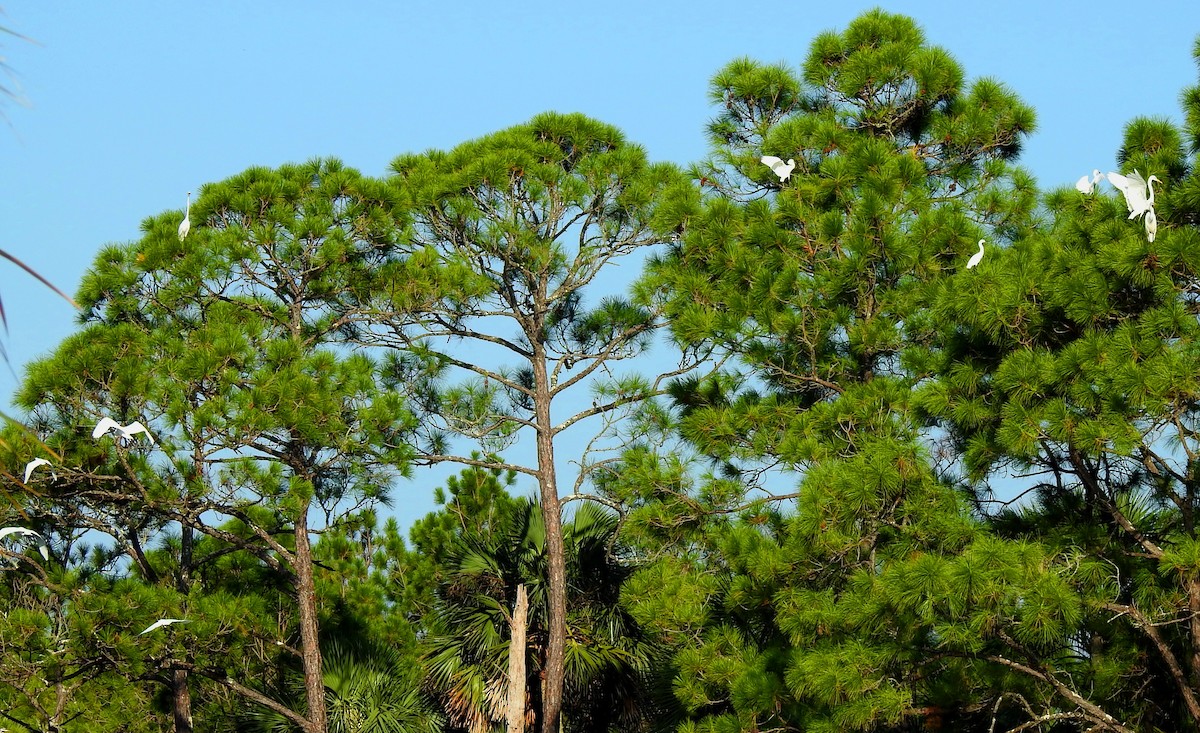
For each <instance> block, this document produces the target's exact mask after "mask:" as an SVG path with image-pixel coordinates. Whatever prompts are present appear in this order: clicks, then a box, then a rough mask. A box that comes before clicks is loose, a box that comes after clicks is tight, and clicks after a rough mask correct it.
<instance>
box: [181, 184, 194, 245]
mask: <svg viewBox="0 0 1200 733" xmlns="http://www.w3.org/2000/svg"><path fill="white" fill-rule="evenodd" d="M191 216H192V192H191V191H188V194H187V208H185V209H184V210H183V221H181V222H179V241H181V242H182V241H183V238H184V237H186V236H187V235H188V232H190V231H192V219H191Z"/></svg>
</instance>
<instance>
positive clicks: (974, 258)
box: [967, 239, 986, 270]
mask: <svg viewBox="0 0 1200 733" xmlns="http://www.w3.org/2000/svg"><path fill="white" fill-rule="evenodd" d="M985 241H986V240H983V239H981V240H979V251H978V252H976V253H975V254H973V255H971V259H969V260H967V269H968V270H970V269H971V268H972V267H974V266H975V265H978V264H979V262H980V260H982V259H983V243H984V242H985Z"/></svg>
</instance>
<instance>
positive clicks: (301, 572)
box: [296, 502, 325, 733]
mask: <svg viewBox="0 0 1200 733" xmlns="http://www.w3.org/2000/svg"><path fill="white" fill-rule="evenodd" d="M296 601H297V605H298V606H299V610H300V655H301V660H302V662H303V664H304V697H305V702H306V703H307V704H308V733H325V680H324V679H323V676H322V674H321V647H320V640H319V638H318V636H317V589H316V585H315V584H314V583H313V562H312V547H311V546H310V545H309V543H308V504H307V502H306V503H305V505H304V508H303V509H301V510H300V513H299V516H298V517H296Z"/></svg>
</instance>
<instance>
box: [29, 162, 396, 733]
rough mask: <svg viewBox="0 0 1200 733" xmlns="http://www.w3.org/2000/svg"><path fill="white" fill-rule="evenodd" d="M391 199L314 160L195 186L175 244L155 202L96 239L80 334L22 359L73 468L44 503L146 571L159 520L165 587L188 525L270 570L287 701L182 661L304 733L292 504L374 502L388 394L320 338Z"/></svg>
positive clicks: (306, 620)
mask: <svg viewBox="0 0 1200 733" xmlns="http://www.w3.org/2000/svg"><path fill="white" fill-rule="evenodd" d="M392 202H393V198H392V195H391V192H390V190H389V189H388V188H387V187H386V186H384V185H383V184H381V183H380V182H376V181H372V180H370V179H367V178H365V177H362V176H361V175H359V174H357V173H356V172H354V171H352V170H349V169H347V168H345V167H343V166H342V165H341V164H340V163H338V162H337V161H332V160H328V161H313V162H310V163H307V164H304V165H288V166H283V167H281V168H279V169H277V170H268V169H262V168H252V169H250V170H248V171H246V172H244V173H242V174H240V175H238V176H235V177H233V178H231V179H229V180H227V181H223V182H220V183H217V184H211V185H207V186H205V187H204V188H203V189H202V190H201V194H200V196H199V198H198V199H197V201H196V202H195V205H194V206H193V207H192V217H193V222H194V226H193V229H192V232H191V234H190V236H189V237H188V238H187V239H184V240H181V239H180V238H179V237H178V235H177V233H176V225H177V224H178V221H179V219H178V217H179V214H177V213H175V212H168V213H164V214H162V215H159V216H157V217H153V218H151V219H148V220H147V221H146V222H145V223H144V225H143V230H144V236H143V237H142V239H141V240H139V241H138V242H135V243H132V244H129V245H125V246H112V247H108V248H106V249H105V250H104V251H102V252H101V253H100V255H99V256H98V258H97V261H96V265H95V266H94V268H93V270H92V271H91V272H90V273H89V274H88V276H87V278H86V279H85V282H84V284H83V286H82V291H81V301H82V302H83V304H84V307H85V310H86V312H85V316H84V323H85V330H84V331H83V332H81V333H79V334H77V335H75V336H73V337H71V338H69V339H68V340H67V341H66V342H65V343H64V344H63V345H62V346H60V347H59V349H58V350H57V351H56V352H55V354H54V355H52V356H51V357H49V358H47V359H45V360H43V361H41V362H39V363H36V364H35V365H33V366H32V367H31V368H30V370H29V378H28V379H27V381H26V383H25V385H24V386H23V389H22V392H21V394H20V395H19V400H20V403H21V405H22V406H23V407H25V408H26V409H28V410H30V411H31V412H32V415H33V426H34V427H35V428H36V429H37V430H39V431H40V432H43V433H46V434H48V437H47V442H48V443H49V444H50V445H52V446H53V447H55V449H56V450H58V451H60V452H61V453H62V454H63V455H64V457H66V460H65V464H66V465H67V466H71V465H76V466H81V467H82V468H81V469H79V470H62V471H60V473H61V474H62V475H61V480H60V481H59V482H58V483H57V484H56V489H57V490H58V493H57V496H56V498H57V499H58V500H59V501H61V502H63V503H64V504H70V505H78V506H81V507H84V508H85V511H84V513H85V514H87V517H86V521H90V522H91V523H92V524H91V525H90V528H93V529H99V530H100V531H108V532H110V533H113V534H115V539H117V541H118V542H119V543H120V544H121V545H123V546H124V548H125V549H126V550H127V551H128V554H129V556H130V558H131V561H132V562H133V563H135V564H136V565H137V566H138V567H139V568H140V569H141V571H142V572H143V575H144V576H145V577H147V578H150V577H153V573H154V568H153V565H152V564H151V563H150V562H149V561H148V559H147V557H146V549H145V545H146V542H147V541H148V540H149V539H150V538H151V537H153V536H158V533H160V532H161V531H162V529H164V528H165V527H167V526H168V525H170V524H175V525H177V526H178V527H179V532H180V534H179V536H180V547H179V552H180V554H179V556H178V559H179V563H178V565H177V573H178V576H177V581H178V591H179V592H180V593H181V594H182V593H190V592H191V588H189V576H191V575H193V574H194V573H195V571H196V564H197V562H200V558H198V557H197V556H196V555H195V540H194V533H203V534H206V535H208V536H209V537H211V538H213V539H215V540H218V541H220V542H225V543H228V544H229V545H231V546H232V547H234V548H237V549H238V550H240V551H244V552H248V553H250V554H251V555H253V556H254V557H255V558H256V559H257V561H258V562H261V563H262V564H263V565H265V566H266V567H267V568H270V569H271V570H272V571H274V572H277V573H280V574H281V575H283V576H284V577H286V578H287V579H288V581H289V583H291V584H292V593H293V597H294V599H295V605H294V608H295V611H296V618H297V621H298V625H299V636H300V643H299V649H298V652H299V655H300V658H301V663H302V667H303V669H304V679H305V689H306V696H305V697H306V701H307V710H306V712H305V713H303V714H300V713H297V712H295V711H291V710H289V709H287V708H286V707H285V706H282V705H279V704H278V702H277V701H273V700H271V699H270V698H269V697H268V696H266V695H264V694H262V692H261V691H259V690H257V689H255V687H254V685H253V684H243V683H241V682H237V681H236V680H234V679H233V676H232V675H230V674H226V673H225V672H223V671H222V670H221V669H194V670H192V671H195V672H200V673H202V674H205V675H207V676H209V677H211V678H212V679H214V681H216V682H218V683H220V684H223V685H226V686H228V687H230V688H231V689H233V690H235V691H236V692H238V694H241V695H244V696H247V697H248V698H250V699H252V700H253V701H255V702H256V703H259V704H262V705H266V706H268V707H271V708H272V709H273V710H275V711H276V712H279V713H280V714H283V715H286V716H288V717H290V718H291V719H292V720H293V721H294V722H295V723H297V724H299V725H301V726H302V727H303V728H304V729H306V730H309V731H312V732H313V733H317V732H318V731H324V730H325V722H324V689H323V685H322V674H321V660H320V647H319V643H318V638H317V624H318V614H317V608H316V595H315V593H316V588H315V580H314V565H313V559H312V551H311V547H310V539H309V534H310V518H311V517H313V516H315V515H316V514H317V511H318V510H319V511H320V512H322V513H323V514H324V516H325V517H327V518H331V517H334V516H337V515H338V514H340V513H342V512H343V511H345V510H346V509H347V508H354V507H356V506H367V505H370V504H372V503H374V502H377V501H380V500H382V499H384V498H386V493H385V492H386V487H387V485H388V483H389V481H390V477H391V476H393V475H394V474H395V472H396V470H397V469H400V470H402V469H403V468H404V466H405V461H406V457H407V453H406V450H405V449H404V448H403V447H399V448H387V447H384V446H387V445H400V446H403V444H404V441H403V440H402V439H400V436H402V435H403V433H404V431H405V430H406V429H407V423H406V422H405V420H406V418H407V413H406V412H405V410H404V409H403V405H402V402H401V400H400V398H399V397H398V396H397V395H395V394H394V393H391V392H388V391H386V390H383V389H382V388H380V386H379V384H378V382H377V369H376V367H375V365H374V364H373V363H372V362H371V361H370V360H369V359H368V358H366V357H365V356H362V355H354V354H350V355H347V354H345V353H342V352H339V351H338V349H336V348H335V347H334V346H332V345H331V342H332V341H334V340H335V337H336V335H337V330H338V329H339V328H340V327H342V326H343V325H344V321H343V320H342V319H340V318H339V317H338V316H337V315H336V313H337V306H338V301H339V299H340V298H341V297H343V295H344V294H345V293H347V292H349V291H350V290H351V289H352V287H353V283H356V282H359V281H361V280H363V279H364V278H365V277H366V275H365V272H366V271H367V270H369V269H371V268H373V267H375V266H377V265H378V264H379V262H380V261H382V258H383V255H382V252H384V251H385V250H386V249H387V248H388V247H389V246H390V245H391V243H392V239H393V237H394V235H395V227H394V218H393V214H392V208H393V203H392ZM101 415H109V416H112V417H114V418H116V419H117V420H119V421H121V422H122V423H125V422H129V421H132V420H135V419H136V420H140V421H141V422H143V423H144V424H145V425H146V426H147V427H148V428H149V430H150V432H151V433H152V434H153V435H154V436H155V437H156V440H157V443H155V444H153V445H151V444H150V443H148V442H147V441H144V440H143V441H141V442H137V443H135V444H133V445H131V446H124V445H117V444H116V443H117V441H114V440H113V439H111V438H107V439H102V440H101V441H93V440H92V439H91V437H90V435H88V434H89V433H90V432H91V429H90V426H91V425H94V424H95V422H96V421H97V419H98V418H99V417H100V416H101ZM214 517H215V518H216V521H213V518H214ZM230 520H233V521H236V522H237V523H239V524H240V525H241V526H242V527H244V528H245V531H244V532H233V531H229V530H228V529H227V528H225V527H224V526H223V525H224V524H225V523H226V522H228V521H230ZM105 525H107V527H106V526H105ZM114 530H115V531H114ZM277 641H280V642H282V641H283V640H282V639H277ZM180 719H181V720H183V719H186V716H181V718H180Z"/></svg>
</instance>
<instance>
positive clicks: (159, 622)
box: [138, 618, 188, 636]
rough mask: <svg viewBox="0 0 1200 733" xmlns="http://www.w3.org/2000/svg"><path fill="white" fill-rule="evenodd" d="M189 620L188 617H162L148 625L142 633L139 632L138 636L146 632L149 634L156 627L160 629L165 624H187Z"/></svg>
mask: <svg viewBox="0 0 1200 733" xmlns="http://www.w3.org/2000/svg"><path fill="white" fill-rule="evenodd" d="M187 622H188V619H186V618H160V619H159V620H157V621H155V622H154V623H152V624H150V625H149V626H147V627H146V630H145V631H143V632H142V633H141V634H138V636H143V635H145V634H149V633H150V632H151V631H154V630H155V629H160V628H162V627H164V626H170V625H171V624H186V623H187Z"/></svg>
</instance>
